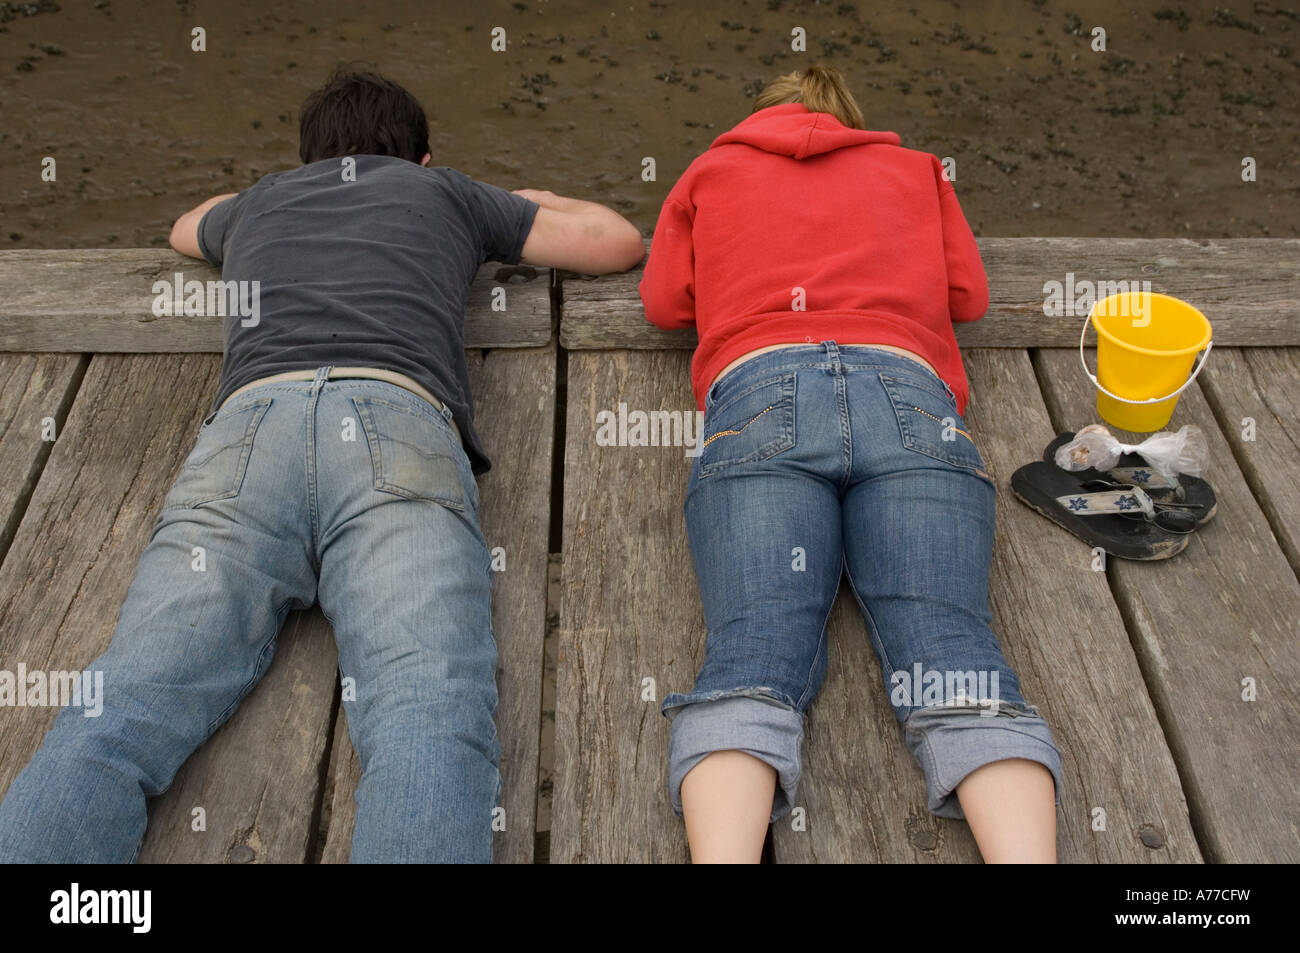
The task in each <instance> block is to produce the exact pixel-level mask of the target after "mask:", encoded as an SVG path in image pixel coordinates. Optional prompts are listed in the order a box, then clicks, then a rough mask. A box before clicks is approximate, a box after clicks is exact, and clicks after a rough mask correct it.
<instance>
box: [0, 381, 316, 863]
mask: <svg viewBox="0 0 1300 953" xmlns="http://www.w3.org/2000/svg"><path fill="white" fill-rule="evenodd" d="M219 370H220V359H219V358H218V357H209V356H185V357H177V356H174V355H97V356H96V357H95V358H94V359H93V360H92V361H91V363H90V367H89V369H88V370H87V372H86V376H85V379H84V381H83V382H82V386H81V389H80V390H79V392H78V397H77V399H76V401H75V402H74V404H73V407H72V410H71V412H70V413H69V415H68V419H67V422H66V424H65V426H64V428H63V432H62V434H61V436H60V437H59V439H58V441H57V442H56V443H55V445H54V448H53V450H52V451H51V453H50V459H49V461H48V462H47V464H46V467H45V470H44V472H43V473H42V476H41V479H40V482H39V483H38V484H37V487H36V490H35V492H34V493H33V494H32V498H31V502H30V503H29V505H28V507H27V511H26V513H25V514H24V517H23V520H22V523H21V524H20V526H19V529H18V532H17V534H16V535H15V537H14V542H13V545H12V547H11V548H10V551H9V556H8V558H7V559H6V560H5V562H4V565H3V566H0V658H2V659H4V660H6V662H10V661H12V662H14V663H16V662H19V661H21V662H25V663H26V664H27V666H28V668H29V669H33V670H36V669H78V668H82V667H84V666H85V665H87V664H89V663H90V662H91V661H92V660H93V659H94V658H95V657H96V656H97V655H99V653H100V652H102V651H103V650H104V649H105V648H106V647H107V645H108V642H109V640H110V638H111V636H112V633H113V629H114V626H115V625H116V620H117V615H118V609H119V607H120V606H121V604H122V601H123V600H124V598H125V596H126V590H127V587H128V585H129V584H130V581H131V578H132V576H133V574H134V571H135V565H136V563H137V561H138V559H139V555H140V553H141V552H142V551H143V549H144V546H145V544H146V543H147V541H148V537H149V534H150V532H151V530H152V527H153V524H154V521H155V519H156V517H157V514H158V510H159V508H160V507H161V506H162V501H163V497H164V496H165V494H166V492H167V490H168V489H169V488H170V486H171V484H172V481H173V480H174V478H175V475H176V473H177V471H178V470H179V468H180V465H181V463H182V462H183V460H184V458H185V456H186V454H187V453H188V452H189V450H190V449H191V448H192V446H193V442H194V438H195V434H196V433H197V431H198V427H199V422H200V420H201V419H202V417H203V416H204V414H206V412H207V411H208V409H209V405H210V403H211V399H212V394H213V393H214V392H215V390H216V387H217V379H218V374H219ZM303 641H304V643H305V644H304V645H303V646H302V647H301V648H299V647H297V646H296V640H295V637H294V634H289V635H288V636H287V637H283V636H282V641H281V654H282V655H284V656H285V658H283V659H277V660H276V661H275V662H274V663H273V664H272V667H271V670H270V673H269V674H268V676H267V678H266V680H264V682H263V684H261V685H259V686H258V688H257V689H255V690H254V692H253V693H252V695H250V697H249V699H247V700H246V701H245V705H248V706H252V707H251V709H250V711H249V712H248V713H247V714H244V713H242V712H241V713H240V717H238V718H237V719H235V720H232V722H231V723H230V724H228V725H227V726H225V727H223V729H222V731H221V732H220V733H219V734H218V735H217V736H215V737H214V738H213V739H212V740H210V741H209V743H208V745H207V746H205V751H204V753H203V754H202V755H200V756H199V759H198V761H197V762H196V763H194V764H190V765H187V766H186V768H185V775H184V781H183V783H181V784H180V789H179V790H176V789H173V791H172V792H170V793H169V794H167V795H164V796H163V798H162V799H161V803H160V804H158V805H157V809H160V810H161V817H162V818H164V819H165V824H164V826H165V829H163V830H157V831H155V830H151V831H150V832H149V834H148V835H147V840H146V844H147V847H146V852H147V854H148V856H151V857H155V858H158V859H191V858H195V859H198V858H201V859H227V858H226V857H225V856H223V851H224V849H226V848H229V847H231V846H233V845H235V844H238V843H240V842H241V839H242V838H245V837H253V838H254V840H253V843H254V844H255V845H256V849H255V851H254V857H253V858H252V859H258V860H267V861H286V860H301V859H303V856H304V853H305V850H306V846H307V842H306V837H305V835H306V833H307V831H306V826H305V825H301V824H298V825H297V826H296V827H294V821H293V817H292V813H293V811H294V810H295V809H296V806H297V805H304V809H305V810H307V811H310V810H311V807H310V806H311V804H312V803H313V802H314V790H315V787H316V785H317V783H318V777H319V771H320V768H319V765H318V764H313V758H314V759H315V760H317V761H318V760H319V758H320V754H321V752H322V751H323V744H321V743H320V742H316V745H317V748H316V750H315V754H313V753H312V751H311V750H310V746H309V745H308V744H307V743H306V741H307V740H309V739H311V738H312V737H313V735H314V734H315V733H318V732H320V731H322V730H323V728H322V727H321V723H322V722H325V721H326V720H327V719H326V717H325V715H327V714H328V712H325V714H324V715H322V714H321V711H322V708H321V705H322V699H323V700H324V703H325V708H326V709H327V708H328V702H329V700H330V699H331V698H332V693H333V691H334V682H335V678H334V671H335V669H334V662H333V661H332V660H331V654H330V652H329V651H316V648H317V647H318V643H319V638H318V637H317V638H316V639H315V641H313V640H312V639H310V638H309V639H304V640H303ZM290 686H294V687H295V689H296V691H297V692H299V693H301V695H302V696H308V697H295V698H294V699H293V701H292V703H290V700H289V699H288V698H286V697H285V690H286V689H287V688H289V687H290ZM286 710H287V711H288V712H289V713H290V714H289V715H288V716H286V714H285V712H286ZM56 713H57V712H56V710H55V709H53V708H22V709H13V710H10V711H9V712H8V713H7V714H6V716H5V718H4V719H3V720H0V790H4V789H7V788H8V786H9V783H10V782H11V781H12V780H13V777H14V776H15V775H16V774H17V773H18V771H20V770H21V769H22V767H23V766H24V765H25V764H26V763H27V761H28V760H29V759H30V757H31V755H32V753H33V752H34V751H35V750H36V748H37V747H38V746H39V744H40V740H41V738H42V737H43V736H44V734H45V731H46V730H47V729H48V728H49V726H50V724H51V723H52V722H53V720H54V717H55V715H56ZM313 722H315V723H316V724H313ZM266 738H274V739H276V740H277V741H278V742H279V745H278V747H272V748H266V747H259V746H258V745H259V744H260V742H262V741H263V740H264V739H266ZM208 749H210V750H208ZM263 796H265V797H267V798H268V799H269V800H272V801H276V802H277V803H275V804H269V803H268V804H266V805H262V806H260V807H259V806H258V803H257V801H258V800H260V799H261V798H262V797H263ZM196 797H201V798H202V800H195V798H196ZM244 798H249V799H250V800H243V799H244ZM236 802H238V803H236ZM193 806H205V807H207V808H208V811H209V817H208V830H207V833H206V834H205V835H202V837H198V836H195V835H187V834H186V833H184V832H187V831H188V830H189V828H188V823H187V819H188V815H189V810H190V808H191V807H193ZM142 856H144V854H142ZM234 859H240V858H239V857H236V858H234Z"/></svg>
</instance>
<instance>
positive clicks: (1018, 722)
mask: <svg viewBox="0 0 1300 953" xmlns="http://www.w3.org/2000/svg"><path fill="white" fill-rule="evenodd" d="M903 737H904V740H905V742H906V743H907V747H908V748H909V749H910V750H911V752H912V755H913V757H915V758H916V760H917V762H918V763H919V764H920V766H921V770H922V771H923V772H925V786H926V794H927V807H929V809H930V813H932V814H934V815H936V816H938V817H952V818H958V819H964V818H965V816H966V815H965V813H964V812H963V811H962V809H961V804H960V802H959V801H958V800H957V794H956V790H957V785H958V784H960V783H961V782H962V781H963V780H965V778H966V776H967V775H969V774H970V773H971V772H973V771H974V770H975V769H976V768H982V767H983V766H984V765H986V764H992V763H993V762H994V761H1003V760H1005V759H1007V758H1024V759H1026V760H1029V761H1037V762H1038V763H1039V764H1041V765H1043V766H1044V767H1046V768H1047V770H1048V771H1050V772H1051V773H1052V782H1053V784H1054V785H1055V790H1056V795H1055V796H1056V805H1057V806H1058V807H1059V806H1060V804H1061V752H1060V751H1059V750H1057V747H1056V745H1055V744H1054V743H1053V741H1052V732H1051V729H1050V728H1048V726H1047V722H1045V721H1044V720H1043V719H1042V717H1040V716H1039V714H1038V711H1037V709H1035V708H1034V707H1033V706H1031V705H1025V706H1016V705H1007V704H1005V703H1004V704H1002V705H999V706H997V709H996V714H990V711H989V710H988V709H987V708H981V707H979V706H976V705H946V706H945V705H937V706H934V707H931V708H921V709H918V710H917V711H914V712H913V713H912V714H910V715H909V716H908V717H907V720H906V721H905V722H904V723H903Z"/></svg>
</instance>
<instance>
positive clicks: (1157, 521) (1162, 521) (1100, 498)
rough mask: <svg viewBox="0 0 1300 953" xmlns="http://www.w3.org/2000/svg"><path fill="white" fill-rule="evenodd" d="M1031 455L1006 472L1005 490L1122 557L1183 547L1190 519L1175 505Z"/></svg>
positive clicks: (1157, 555) (1155, 555)
mask: <svg viewBox="0 0 1300 953" xmlns="http://www.w3.org/2000/svg"><path fill="white" fill-rule="evenodd" d="M1082 472H1083V471H1079V472H1071V471H1069V470H1062V469H1061V468H1060V467H1058V466H1057V465H1056V464H1054V463H1048V462H1047V461H1045V460H1035V461H1034V462H1033V463H1026V464H1025V465H1024V466H1023V467H1021V468H1020V469H1019V470H1017V471H1016V472H1015V473H1013V474H1011V490H1012V492H1013V493H1015V495H1016V497H1017V498H1018V499H1019V500H1020V501H1021V502H1022V503H1024V504H1025V505H1027V506H1028V507H1030V508H1031V509H1034V510H1037V511H1038V512H1039V513H1041V514H1043V515H1044V516H1046V517H1047V518H1048V519H1049V520H1051V521H1052V522H1053V523H1056V524H1057V525H1058V526H1061V527H1062V528H1064V529H1066V530H1068V531H1069V532H1071V533H1073V534H1074V535H1075V536H1077V537H1079V539H1081V540H1083V541H1084V542H1085V543H1087V544H1088V545H1089V546H1100V547H1101V548H1102V549H1104V550H1105V551H1106V552H1108V553H1109V554H1110V555H1112V556H1118V557H1120V558H1122V559H1139V560H1154V559H1168V558H1169V557H1170V556H1175V555H1177V554H1178V553H1180V552H1182V551H1183V550H1184V549H1186V548H1187V544H1188V543H1189V542H1190V541H1191V533H1192V531H1193V530H1195V529H1196V522H1195V519H1194V518H1193V517H1191V516H1189V515H1188V513H1187V511H1186V510H1184V509H1183V508H1181V507H1178V506H1170V505H1168V504H1161V503H1157V502H1156V501H1155V500H1153V499H1152V498H1151V496H1150V495H1149V494H1148V493H1147V492H1146V491H1145V490H1143V489H1142V488H1141V487H1138V486H1134V485H1133V484H1126V483H1118V482H1115V481H1111V480H1106V479H1101V480H1096V479H1092V480H1090V479H1087V478H1086V477H1083V476H1081V473H1082Z"/></svg>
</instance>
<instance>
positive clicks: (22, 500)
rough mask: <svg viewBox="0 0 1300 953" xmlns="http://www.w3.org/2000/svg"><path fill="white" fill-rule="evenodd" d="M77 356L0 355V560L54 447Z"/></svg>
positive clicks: (75, 379) (80, 363) (75, 377)
mask: <svg viewBox="0 0 1300 953" xmlns="http://www.w3.org/2000/svg"><path fill="white" fill-rule="evenodd" d="M85 363H86V361H85V359H83V358H82V356H81V355H79V354H0V562H3V560H4V556H5V553H6V552H8V550H9V546H10V544H11V543H12V542H13V538H14V534H15V533H16V532H17V531H18V524H19V522H20V521H21V520H22V516H23V511H24V510H25V509H26V508H27V501H28V499H29V498H30V497H31V494H32V491H33V490H34V489H35V488H36V481H37V480H38V479H39V478H40V475H41V469H42V468H43V467H44V466H45V461H46V459H47V458H48V457H49V455H50V450H51V449H53V447H54V440H47V439H45V434H46V428H45V421H46V420H49V421H50V422H51V423H52V433H53V435H54V437H56V438H57V436H58V434H59V433H60V432H62V429H63V423H64V420H65V419H66V417H67V414H68V410H69V409H70V408H71V406H72V400H73V398H74V397H75V396H76V392H77V387H78V386H79V385H80V383H81V377H82V374H83V373H84V370H85Z"/></svg>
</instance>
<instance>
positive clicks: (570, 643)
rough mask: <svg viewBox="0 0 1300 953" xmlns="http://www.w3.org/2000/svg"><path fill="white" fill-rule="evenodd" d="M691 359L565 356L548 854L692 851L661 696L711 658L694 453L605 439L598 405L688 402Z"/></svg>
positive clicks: (588, 857)
mask: <svg viewBox="0 0 1300 953" xmlns="http://www.w3.org/2000/svg"><path fill="white" fill-rule="evenodd" d="M566 287H567V286H566ZM689 368H690V354H689V353H686V352H679V351H655V352H636V351H633V352H627V351H624V352H614V353H595V352H592V353H575V354H571V355H570V356H569V365H568V371H569V388H568V415H567V424H566V431H565V489H564V550H563V551H564V563H563V567H562V571H561V572H562V586H563V595H562V600H561V610H560V612H561V620H560V629H559V632H558V634H557V638H558V643H557V648H558V655H557V671H556V679H557V685H556V712H555V719H556V725H555V741H556V753H555V758H556V777H555V796H554V805H553V814H552V820H551V841H550V843H551V862H552V863H575V862H597V863H599V862H639V861H651V862H670V863H679V862H683V861H685V860H686V859H687V850H686V836H685V831H684V829H683V826H682V822H681V821H680V820H679V819H678V818H677V817H676V815H675V814H674V813H673V810H672V806H671V805H670V803H669V800H668V790H667V771H668V763H667V752H668V727H669V723H668V720H667V719H666V718H664V717H663V715H661V714H660V711H659V705H660V703H661V702H662V700H663V698H664V695H665V694H667V693H669V692H672V691H689V690H690V687H691V684H692V683H693V681H694V679H695V673H696V669H697V668H698V666H699V664H700V663H701V662H702V660H703V651H704V620H703V616H702V614H701V611H700V602H699V594H698V589H697V587H696V583H695V571H694V567H693V565H692V562H691V555H690V551H689V548H688V544H687V541H686V527H685V521H684V518H683V515H682V503H683V501H684V499H685V493H686V482H687V478H688V477H689V475H690V462H691V461H690V458H689V457H687V456H686V452H685V449H684V448H682V447H663V446H659V447H620V446H598V445H597V443H596V414H597V412H599V411H601V410H612V411H614V412H615V413H617V410H618V404H619V402H620V401H623V402H626V403H627V406H628V408H629V409H640V410H644V411H650V410H659V409H664V410H670V411H671V410H679V411H690V412H692V413H693V412H694V411H695V402H694V400H693V398H692V397H691V390H690V382H689ZM644 679H654V687H653V690H652V691H651V692H650V693H649V694H650V695H652V696H653V698H647V700H642V699H643V692H644V688H643V684H645V683H643V680H644Z"/></svg>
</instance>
